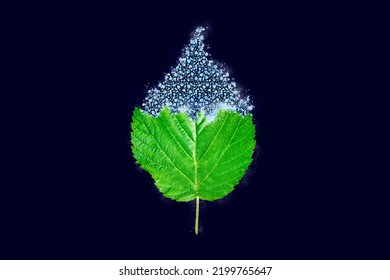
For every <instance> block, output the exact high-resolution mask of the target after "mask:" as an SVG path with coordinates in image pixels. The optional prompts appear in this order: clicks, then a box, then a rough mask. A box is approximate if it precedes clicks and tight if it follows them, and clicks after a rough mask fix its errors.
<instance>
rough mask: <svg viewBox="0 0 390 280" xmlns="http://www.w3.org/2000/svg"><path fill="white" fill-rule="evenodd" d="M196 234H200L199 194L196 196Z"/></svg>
mask: <svg viewBox="0 0 390 280" xmlns="http://www.w3.org/2000/svg"><path fill="white" fill-rule="evenodd" d="M195 211H196V213H195V234H198V232H199V230H198V228H199V196H197V197H196V209H195Z"/></svg>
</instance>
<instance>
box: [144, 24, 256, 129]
mask: <svg viewBox="0 0 390 280" xmlns="http://www.w3.org/2000/svg"><path fill="white" fill-rule="evenodd" d="M204 32H205V28H203V27H198V28H196V30H195V33H194V35H193V36H192V38H191V39H190V42H189V44H188V45H187V46H185V48H184V49H183V51H182V56H181V57H180V58H179V61H178V64H177V65H176V67H174V68H172V70H171V72H170V73H167V74H166V75H165V77H164V80H163V81H161V82H160V83H158V85H157V86H156V87H154V88H151V89H149V90H148V94H147V96H146V98H145V100H144V103H143V104H142V109H143V111H145V112H147V113H149V114H151V115H153V116H157V115H158V114H159V113H160V111H161V109H162V108H164V107H168V108H169V109H170V110H171V112H172V113H179V112H181V113H186V114H187V115H188V116H190V117H191V118H192V119H193V120H194V119H195V118H196V115H197V114H198V113H199V112H204V114H205V117H206V119H207V120H208V121H212V120H213V119H214V118H215V116H216V114H217V113H218V111H219V110H220V109H224V110H234V111H236V112H238V113H240V114H241V115H247V114H250V111H251V110H252V109H253V105H252V104H251V100H250V98H249V97H248V96H243V95H242V94H241V92H240V90H239V89H238V88H237V86H236V83H235V82H234V80H233V78H230V77H229V72H228V71H227V70H226V69H225V68H224V67H223V66H221V65H220V64H218V63H216V62H215V61H213V60H212V59H211V58H210V55H209V54H208V53H207V52H205V50H204V47H205V46H204V44H203V39H204V35H203V34H204Z"/></svg>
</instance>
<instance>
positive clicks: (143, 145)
mask: <svg viewBox="0 0 390 280" xmlns="http://www.w3.org/2000/svg"><path fill="white" fill-rule="evenodd" d="M254 136H255V126H254V124H253V121H252V115H251V114H248V115H246V116H244V117H243V116H241V115H240V114H239V113H237V112H234V111H224V110H220V111H219V112H218V115H217V117H216V118H215V120H213V121H208V120H207V119H206V118H205V117H204V115H203V114H201V113H199V114H198V115H197V116H196V121H193V120H192V119H191V118H190V117H189V116H188V115H186V114H184V113H176V114H172V113H170V111H169V109H167V108H164V109H162V110H161V112H160V114H159V115H158V116H157V117H153V116H151V115H149V114H147V113H144V112H142V111H141V109H139V108H135V110H134V114H133V118H132V132H131V142H132V151H133V155H134V158H135V159H136V162H137V163H138V164H139V165H140V166H141V168H143V169H144V170H146V171H148V172H149V173H150V174H151V176H152V177H153V179H154V181H155V184H156V186H157V188H158V189H159V190H160V191H161V193H162V194H163V195H164V196H165V197H168V198H170V199H173V200H176V201H183V202H187V201H191V200H196V206H197V212H196V215H197V218H196V229H195V231H196V233H197V231H198V230H197V223H198V212H199V199H203V200H208V201H213V200H217V199H220V198H223V197H224V196H226V195H227V194H229V193H230V192H231V191H232V190H233V189H234V186H236V185H237V184H238V183H239V181H240V179H241V178H242V177H243V176H244V174H245V172H246V170H247V169H248V166H249V165H250V163H251V162H252V155H253V151H254V147H255V140H254Z"/></svg>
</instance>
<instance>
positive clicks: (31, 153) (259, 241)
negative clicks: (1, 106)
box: [0, 2, 390, 259]
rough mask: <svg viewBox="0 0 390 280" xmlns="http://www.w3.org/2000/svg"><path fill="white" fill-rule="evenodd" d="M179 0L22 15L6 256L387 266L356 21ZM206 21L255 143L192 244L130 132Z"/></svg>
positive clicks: (188, 218)
mask: <svg viewBox="0 0 390 280" xmlns="http://www.w3.org/2000/svg"><path fill="white" fill-rule="evenodd" d="M164 5H165V4H164ZM182 5H183V6H182V7H180V6H177V5H176V6H175V5H172V6H169V7H167V6H161V7H157V6H155V5H154V4H150V5H148V7H139V6H130V5H129V6H115V5H108V6H106V5H99V4H93V5H88V6H87V5H85V6H66V5H64V6H59V5H58V6H57V5H56V6H52V7H50V6H42V7H37V6H31V7H26V6H23V7H18V8H17V9H16V13H17V14H18V16H19V17H18V19H13V20H10V21H9V22H8V26H9V30H11V32H10V35H11V37H12V40H11V41H10V42H11V44H12V52H13V56H12V58H14V61H13V63H12V65H13V66H12V67H10V68H9V73H11V74H12V73H16V75H15V76H14V78H13V79H14V80H11V82H12V83H13V87H12V90H11V89H10V91H8V93H9V94H8V97H9V98H10V100H12V104H14V105H15V108H14V109H12V110H10V112H9V114H8V116H7V120H8V121H7V128H9V129H10V130H9V132H8V134H7V135H11V137H10V141H9V143H8V146H4V147H5V149H4V150H5V152H4V154H5V155H6V158H7V167H8V168H7V169H5V172H4V173H5V174H4V176H5V177H4V179H5V180H4V181H3V182H4V183H3V184H2V193H3V195H2V197H1V200H2V204H1V206H0V207H2V208H3V209H2V214H1V217H2V221H1V223H2V226H1V233H0V234H1V243H2V245H1V248H0V258H2V259H380V258H389V251H390V250H389V249H390V245H389V239H388V236H389V235H390V232H389V229H387V228H386V219H387V223H388V214H389V206H388V202H387V201H386V196H385V192H384V189H385V185H384V183H383V181H382V180H381V177H380V176H378V174H379V173H380V172H382V171H383V169H384V168H383V167H381V166H382V165H380V163H379V161H380V160H379V159H378V158H377V157H378V153H377V152H378V151H376V150H375V149H376V141H373V139H377V138H376V137H377V136H376V135H374V134H375V133H374V131H375V130H376V128H377V127H376V126H377V122H376V121H374V119H375V118H378V119H379V118H381V115H380V112H381V111H380V110H376V109H374V107H373V106H374V105H375V106H376V103H375V102H376V101H375V100H374V99H373V96H371V95H370V94H369V93H368V85H367V84H366V82H365V81H364V79H361V78H360V72H359V71H360V69H361V68H364V67H363V65H364V64H365V63H366V59H369V58H368V56H367V53H365V52H364V47H365V46H367V45H368V43H367V39H366V38H367V37H363V36H370V30H367V28H365V26H366V25H365V20H364V16H361V14H359V15H356V16H355V14H354V7H346V8H344V7H336V8H335V7H326V6H307V4H305V5H302V6H295V5H292V4H290V5H287V6H284V5H280V6H278V5H275V6H270V5H259V7H257V6H245V5H243V4H228V3H225V4H221V5H216V4H215V5H211V4H207V5H206V4H202V3H198V4H188V5H187V6H185V4H184V2H183V3H182ZM32 10H33V11H34V13H32V12H31V11H32ZM35 11H37V12H35ZM19 19H20V20H19ZM201 24H206V25H208V26H209V27H210V31H209V36H208V38H207V40H206V42H207V44H209V45H210V46H211V50H210V51H211V54H212V56H213V58H214V59H216V60H219V61H221V62H225V63H226V64H227V65H228V66H229V67H231V69H232V75H233V76H234V77H235V78H236V81H237V82H238V83H239V84H241V85H242V86H243V87H244V88H246V89H249V93H250V94H251V95H252V96H253V100H254V103H255V106H256V107H255V111H254V117H255V120H256V126H257V134H256V139H257V144H258V148H257V149H256V157H255V160H254V162H253V164H252V166H251V168H250V170H249V172H248V174H247V176H246V177H245V179H244V180H243V182H242V184H240V185H238V186H237V188H236V190H235V191H234V192H232V193H231V195H229V196H228V197H227V198H226V199H223V200H222V201H217V202H213V203H210V202H201V214H200V215H201V216H200V219H201V234H200V235H199V236H195V235H194V233H193V220H194V215H195V209H194V203H176V202H173V201H169V200H168V199H164V198H163V197H162V196H161V195H160V194H159V192H158V191H157V189H156V188H155V186H154V185H153V181H152V179H151V178H150V176H149V174H147V173H146V172H144V171H141V170H140V169H139V168H138V167H137V166H136V165H135V163H134V159H133V157H132V155H131V150H130V145H129V133H130V128H129V125H130V119H131V113H132V110H133V108H134V106H137V105H139V104H140V103H141V101H142V99H143V98H144V96H145V86H146V84H148V83H150V84H154V83H156V82H157V81H158V80H159V79H161V78H162V77H163V74H164V73H165V72H167V71H169V69H170V67H171V66H174V65H175V63H176V59H177V58H178V56H179V54H180V51H181V49H182V47H183V45H184V44H185V43H186V42H187V40H188V39H189V34H190V33H191V32H192V31H193V30H194V28H195V27H196V26H198V25H201ZM378 126H379V125H378Z"/></svg>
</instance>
